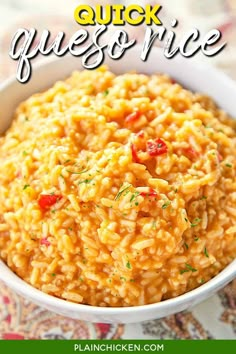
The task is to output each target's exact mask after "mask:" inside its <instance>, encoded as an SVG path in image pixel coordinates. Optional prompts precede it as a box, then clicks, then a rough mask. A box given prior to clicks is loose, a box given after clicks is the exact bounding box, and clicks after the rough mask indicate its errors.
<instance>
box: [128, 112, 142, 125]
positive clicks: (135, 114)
mask: <svg viewBox="0 0 236 354" xmlns="http://www.w3.org/2000/svg"><path fill="white" fill-rule="evenodd" d="M139 117H140V113H139V112H138V111H135V112H133V113H131V114H129V115H128V116H127V117H126V118H125V123H133V122H135V121H136V120H138V119H139Z"/></svg>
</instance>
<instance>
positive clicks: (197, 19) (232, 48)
mask: <svg viewBox="0 0 236 354" xmlns="http://www.w3.org/2000/svg"><path fill="white" fill-rule="evenodd" d="M118 2H119V1H114V3H118ZM145 2H146V1H139V3H140V4H145ZM78 3H79V1H76V0H50V2H49V1H48V0H34V1H32V0H1V2H0V82H1V81H3V80H4V79H5V78H7V77H8V76H9V75H10V74H14V73H15V70H16V62H14V61H12V60H10V58H9V57H8V51H9V44H10V41H11V38H12V35H13V33H14V32H15V31H16V30H17V29H18V28H20V27H25V28H30V27H34V28H37V29H38V33H39V34H40V33H41V31H42V30H43V29H49V30H50V31H51V33H52V35H56V34H57V33H58V31H59V30H60V31H64V32H65V33H66V34H67V36H68V37H69V36H70V35H71V34H73V33H74V32H75V31H76V30H77V29H78V26H77V24H76V23H75V21H74V20H73V11H74V8H75V6H76V5H78ZM81 3H90V4H93V3H95V1H94V2H93V1H82V2H81ZM99 3H101V4H102V3H103V4H105V3H106V4H107V3H108V2H106V1H100V2H99ZM124 3H137V1H135V2H133V1H124ZM147 3H150V4H151V3H152V2H151V1H148V2H147ZM162 3H163V4H164V6H163V9H162V12H161V14H162V17H161V18H162V20H163V19H164V22H165V19H168V23H170V20H171V19H172V18H173V17H175V18H177V19H178V20H179V26H178V34H179V33H180V34H181V33H183V32H184V31H186V30H187V29H191V28H192V27H193V26H196V27H197V28H198V29H199V30H200V31H201V33H206V32H207V31H208V30H209V29H212V28H219V29H220V30H221V32H222V34H223V39H224V41H227V43H228V44H227V47H226V48H225V49H224V51H223V52H222V53H221V54H220V55H218V56H216V57H215V58H211V59H209V58H205V57H203V56H201V57H198V60H204V61H208V62H210V63H211V64H212V65H216V66H218V67H219V68H221V69H222V70H224V71H225V72H226V73H228V75H230V76H231V77H232V78H234V79H236V65H235V63H236V0H226V1H224V0H214V1H212V0H198V1H196V0H178V1H176V0H165V1H164V2H162ZM127 30H128V31H129V32H131V34H132V33H133V34H134V32H133V31H135V37H136V38H137V37H138V38H139V39H141V38H142V36H143V33H144V28H143V27H133V28H128V29H127ZM0 338H2V339H88V338H91V339H95V338H99V339H104V338H112V339H118V338H129V339H136V338H137V339H141V338H145V339H149V338H150V339H158V338H164V339H167V338H169V339H212V338H216V339H236V280H235V281H234V282H232V283H231V284H229V285H228V286H226V287H225V288H224V289H223V290H222V291H220V292H219V293H218V294H217V295H215V296H213V297H211V298H210V299H208V300H207V301H205V302H203V303H201V304H200V305H198V306H195V307H194V308H193V309H191V310H190V311H187V312H184V313H179V314H177V315H174V316H169V317H166V318H164V319H161V320H154V321H148V322H140V323H136V324H132V325H122V324H120V325H109V324H102V323H97V324H92V323H88V322H82V321H77V320H72V319H69V318H65V317H62V316H59V315H56V314H54V313H51V312H49V311H47V310H44V309H42V308H40V307H38V306H36V305H34V304H33V303H31V302H28V301H27V300H25V299H23V298H22V297H20V296H18V295H17V294H16V293H14V292H13V291H11V290H10V289H8V288H7V287H6V286H5V285H4V284H3V283H0Z"/></svg>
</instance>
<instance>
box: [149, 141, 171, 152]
mask: <svg viewBox="0 0 236 354" xmlns="http://www.w3.org/2000/svg"><path fill="white" fill-rule="evenodd" d="M167 151H168V148H167V145H166V143H165V142H164V141H163V140H162V139H159V138H158V139H155V140H149V141H148V142H147V152H148V154H149V155H150V156H159V155H163V154H166V153H167Z"/></svg>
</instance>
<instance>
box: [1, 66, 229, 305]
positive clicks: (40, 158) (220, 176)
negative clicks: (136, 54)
mask: <svg viewBox="0 0 236 354" xmlns="http://www.w3.org/2000/svg"><path fill="white" fill-rule="evenodd" d="M235 128H236V124H235V121H233V120H232V119H231V118H230V117H228V116H227V114H226V113H225V112H223V111H222V110H220V109H219V108H218V107H217V106H216V104H215V103H214V102H213V101H212V100H211V99H210V98H208V97H206V96H202V95H200V94H198V93H192V92H190V91H188V90H187V89H185V88H183V87H181V86H180V85H179V84H178V83H175V82H173V81H172V80H171V79H170V78H168V77H167V76H165V75H152V76H146V75H141V74H136V73H126V74H124V75H120V76H115V75H114V74H112V73H111V72H109V71H108V69H107V68H106V67H101V68H100V69H98V70H95V71H82V72H74V73H73V74H72V76H71V77H70V78H68V79H67V80H65V81H60V82H57V83H56V84H55V85H54V86H53V87H52V88H50V89H49V90H47V91H45V92H43V93H39V94H36V95H33V96H32V97H30V98H29V99H28V100H27V101H25V102H23V103H22V104H21V105H20V106H19V107H18V109H17V111H16V114H15V118H14V120H13V123H12V126H11V127H10V129H9V130H8V131H7V132H6V133H5V135H4V136H3V137H1V138H0V166H1V170H0V256H1V259H2V260H3V261H4V262H5V263H6V264H7V265H8V266H9V267H10V268H11V269H12V270H13V271H14V272H15V273H16V274H17V275H18V276H20V277H21V278H22V279H24V280H25V281H26V282H28V283H30V284H32V285H33V286H34V287H36V288H38V289H40V290H42V291H44V292H46V293H49V294H51V295H53V296H56V297H59V298H63V299H66V300H68V301H73V302H78V303H83V304H89V305H93V306H110V307H112V306H138V305H143V304H149V303H153V302H158V301H161V300H165V299H168V298H172V297H176V296H178V295H180V294H183V293H185V292H187V291H189V290H191V289H193V288H196V287H198V286H200V285H201V284H202V283H204V282H206V281H208V280H209V279H211V278H212V277H214V276H215V275H216V274H217V273H219V272H220V271H221V270H222V269H223V268H225V267H226V266H227V265H228V264H229V263H230V262H231V261H232V259H234V258H235V255H236V238H235V234H236V227H235V224H236V212H235V201H236V179H235V171H236V165H235V154H236V132H235Z"/></svg>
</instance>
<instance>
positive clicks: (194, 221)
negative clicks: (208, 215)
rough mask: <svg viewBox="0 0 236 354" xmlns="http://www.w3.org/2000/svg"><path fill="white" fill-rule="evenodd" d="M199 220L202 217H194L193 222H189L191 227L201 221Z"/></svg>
mask: <svg viewBox="0 0 236 354" xmlns="http://www.w3.org/2000/svg"><path fill="white" fill-rule="evenodd" d="M201 220H202V219H200V218H195V219H194V220H193V222H192V223H191V227H195V226H197V225H198V224H199V223H200V222H201Z"/></svg>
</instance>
